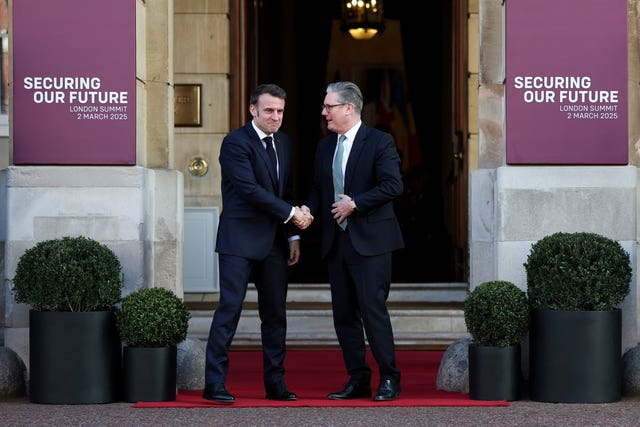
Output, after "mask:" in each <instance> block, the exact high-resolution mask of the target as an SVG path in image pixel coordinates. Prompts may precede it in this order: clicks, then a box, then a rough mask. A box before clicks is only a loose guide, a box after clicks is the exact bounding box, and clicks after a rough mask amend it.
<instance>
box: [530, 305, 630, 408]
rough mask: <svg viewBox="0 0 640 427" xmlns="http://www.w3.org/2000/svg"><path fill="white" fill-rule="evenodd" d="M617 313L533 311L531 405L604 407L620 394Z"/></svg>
mask: <svg viewBox="0 0 640 427" xmlns="http://www.w3.org/2000/svg"><path fill="white" fill-rule="evenodd" d="M621 343H622V314H621V311H620V310H618V309H616V310H612V311H562V310H533V311H532V312H531V328H530V375H529V385H530V387H531V400H535V401H539V402H555V403H607V402H616V401H619V400H620V398H621V394H622V356H621V352H622V350H621V346H622V344H621Z"/></svg>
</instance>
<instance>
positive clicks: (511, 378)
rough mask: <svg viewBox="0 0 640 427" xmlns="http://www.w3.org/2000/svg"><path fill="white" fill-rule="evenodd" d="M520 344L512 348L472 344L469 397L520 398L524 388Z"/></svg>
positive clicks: (491, 398) (479, 398)
mask: <svg viewBox="0 0 640 427" xmlns="http://www.w3.org/2000/svg"><path fill="white" fill-rule="evenodd" d="M521 363H522V362H521V350H520V344H517V345H513V346H510V347H487V346H481V345H476V344H470V345H469V398H470V399H473V400H518V399H520V395H521V389H522V365H521Z"/></svg>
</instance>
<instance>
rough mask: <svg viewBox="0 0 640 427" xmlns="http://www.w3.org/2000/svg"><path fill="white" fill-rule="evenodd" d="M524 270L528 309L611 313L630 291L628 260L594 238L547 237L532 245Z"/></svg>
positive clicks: (606, 240) (616, 247) (621, 252)
mask: <svg viewBox="0 0 640 427" xmlns="http://www.w3.org/2000/svg"><path fill="white" fill-rule="evenodd" d="M524 267H525V270H526V273H527V286H528V296H529V303H530V305H531V307H532V308H537V309H551V310H571V311H576V310H582V311H585V310H591V311H609V310H612V309H614V308H615V307H616V306H617V305H618V304H619V303H620V302H622V300H623V299H624V298H625V297H626V296H627V295H628V294H629V291H630V283H631V273H632V271H631V261H630V258H629V254H628V253H627V252H626V251H625V250H624V249H623V248H622V246H620V244H619V243H618V242H616V241H615V240H612V239H609V238H607V237H604V236H601V235H599V234H595V233H587V232H577V233H561V232H560V233H555V234H551V235H549V236H546V237H544V238H542V239H541V240H539V241H537V242H536V243H534V244H533V246H532V247H531V251H530V253H529V256H528V257H527V262H526V263H525V264H524Z"/></svg>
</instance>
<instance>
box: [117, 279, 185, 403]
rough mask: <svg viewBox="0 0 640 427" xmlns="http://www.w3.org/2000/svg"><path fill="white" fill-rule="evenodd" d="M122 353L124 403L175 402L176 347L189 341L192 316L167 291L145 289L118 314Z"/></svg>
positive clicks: (134, 294) (130, 297)
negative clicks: (188, 332) (186, 339)
mask: <svg viewBox="0 0 640 427" xmlns="http://www.w3.org/2000/svg"><path fill="white" fill-rule="evenodd" d="M116 317H117V326H118V332H119V334H120V339H121V340H122V342H123V343H124V345H125V346H124V349H123V386H124V389H123V390H124V400H125V401H127V402H138V401H149V402H161V401H171V400H175V399H176V372H177V349H176V346H177V345H178V344H179V343H180V342H182V341H183V340H184V339H185V338H186V337H187V330H188V328H189V319H190V318H191V314H190V313H189V310H188V309H187V307H186V305H185V304H184V302H183V301H182V300H181V299H180V298H179V297H178V296H177V295H176V294H174V293H173V292H172V291H170V290H168V289H164V288H142V289H138V290H137V291H134V292H132V293H130V294H129V295H127V296H126V297H124V298H123V300H122V305H121V307H120V308H119V310H118V311H117V314H116Z"/></svg>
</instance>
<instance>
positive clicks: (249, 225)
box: [216, 123, 296, 259]
mask: <svg viewBox="0 0 640 427" xmlns="http://www.w3.org/2000/svg"><path fill="white" fill-rule="evenodd" d="M274 138H275V140H276V144H275V146H276V151H277V154H278V164H279V170H280V179H279V180H278V179H277V177H276V175H275V173H274V172H273V170H272V168H271V167H270V165H269V156H268V154H267V152H266V151H265V149H264V147H263V145H262V141H261V140H260V138H259V137H258V134H257V133H256V131H255V130H254V128H253V126H252V125H251V123H247V124H246V125H244V126H243V127H241V128H239V129H236V130H235V131H233V132H231V133H230V134H228V135H227V136H226V137H225V138H224V139H223V140H222V146H221V148H220V157H219V160H220V172H221V175H222V184H221V187H222V205H223V206H222V214H221V215H220V224H219V226H218V238H217V240H216V252H219V253H226V254H231V255H237V256H241V257H245V258H250V259H263V258H264V257H265V256H266V255H267V254H268V253H269V251H270V250H271V248H272V247H273V244H274V241H275V240H274V239H281V240H280V241H276V242H278V243H279V242H282V244H283V246H284V247H286V241H287V238H288V236H292V235H294V234H296V229H295V226H293V224H291V221H290V222H289V223H288V224H286V225H285V224H284V221H285V220H286V219H287V218H288V217H289V215H290V213H291V208H292V207H293V205H294V202H293V197H292V193H291V180H290V175H291V139H290V138H289V137H288V136H287V135H286V134H284V133H282V132H276V133H275V134H274Z"/></svg>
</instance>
